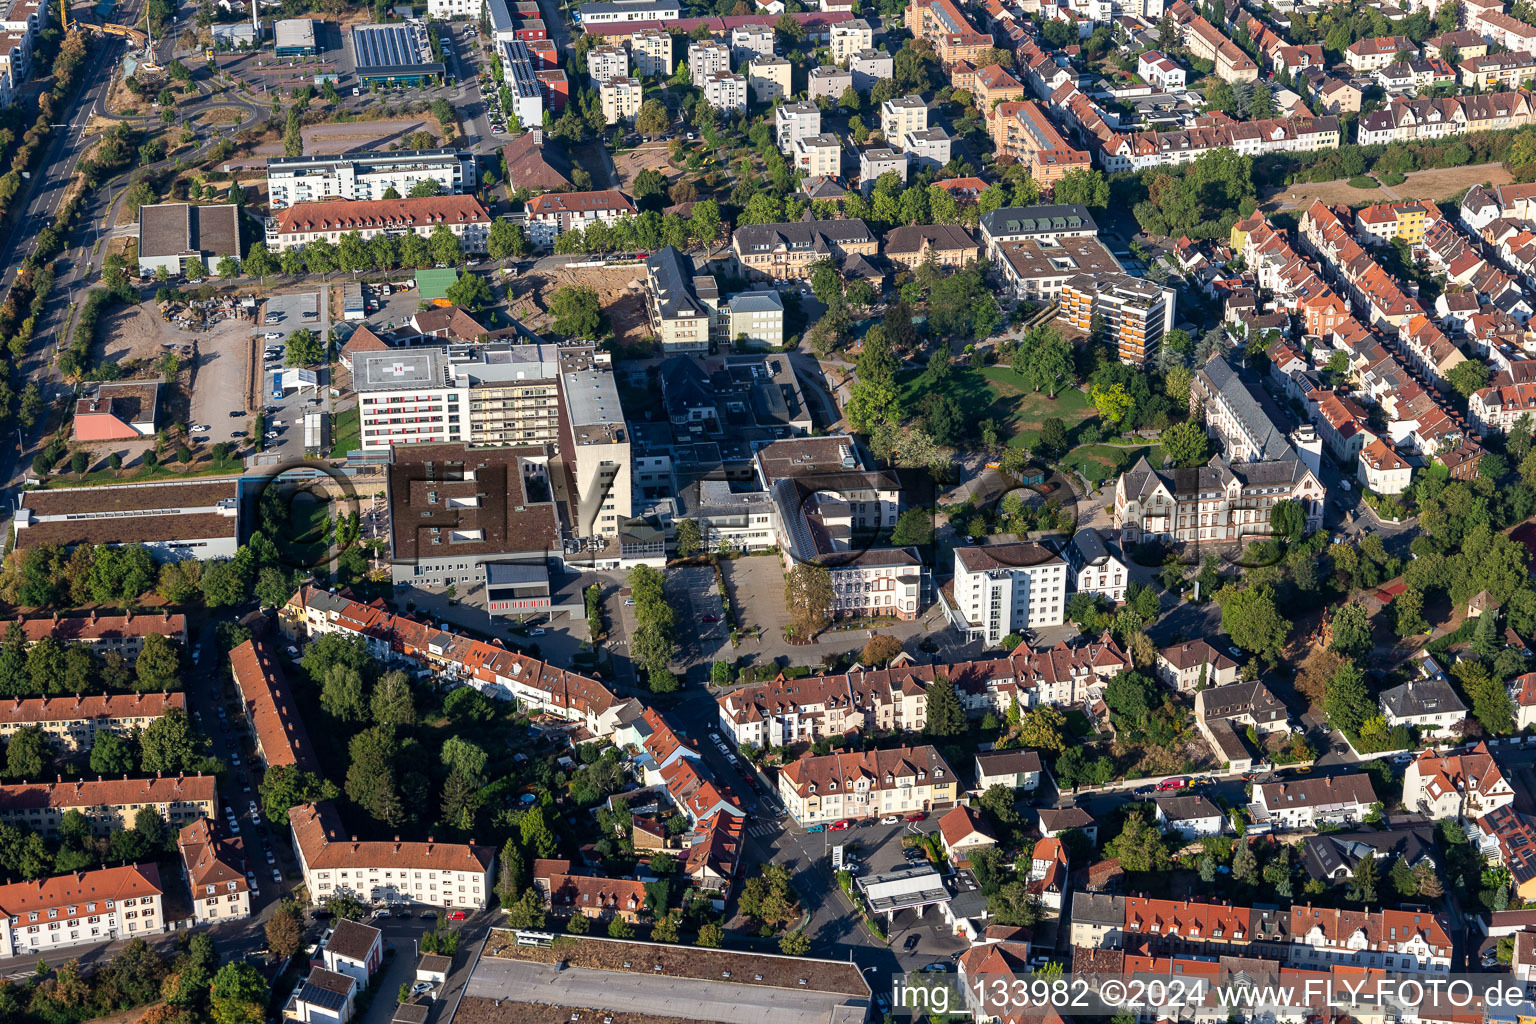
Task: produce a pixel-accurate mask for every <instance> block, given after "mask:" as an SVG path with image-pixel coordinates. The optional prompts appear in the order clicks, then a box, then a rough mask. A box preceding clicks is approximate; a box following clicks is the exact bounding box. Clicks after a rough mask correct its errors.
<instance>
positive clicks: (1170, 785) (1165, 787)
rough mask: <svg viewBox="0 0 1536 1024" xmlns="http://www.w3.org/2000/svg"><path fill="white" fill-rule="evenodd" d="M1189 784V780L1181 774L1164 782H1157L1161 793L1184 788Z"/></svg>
mask: <svg viewBox="0 0 1536 1024" xmlns="http://www.w3.org/2000/svg"><path fill="white" fill-rule="evenodd" d="M1187 785H1189V780H1188V779H1186V778H1183V777H1182V776H1181V777H1177V778H1172V779H1164V780H1163V781H1162V782H1159V783H1158V784H1157V789H1158V792H1160V793H1166V792H1168V791H1169V790H1170V789H1183V788H1184V787H1185V786H1187Z"/></svg>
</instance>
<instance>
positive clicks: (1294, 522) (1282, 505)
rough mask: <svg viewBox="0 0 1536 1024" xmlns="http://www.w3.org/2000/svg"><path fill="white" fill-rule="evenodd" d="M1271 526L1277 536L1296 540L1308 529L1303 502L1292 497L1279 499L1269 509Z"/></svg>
mask: <svg viewBox="0 0 1536 1024" xmlns="http://www.w3.org/2000/svg"><path fill="white" fill-rule="evenodd" d="M1269 526H1270V529H1271V530H1273V531H1274V533H1275V536H1277V537H1284V538H1285V539H1287V540H1289V541H1292V542H1295V541H1298V540H1300V539H1301V535H1302V534H1303V533H1304V532H1306V529H1307V514H1306V511H1305V510H1303V509H1302V507H1301V502H1299V501H1294V500H1292V499H1290V498H1287V499H1285V500H1284V501H1277V502H1275V504H1274V505H1273V506H1271V508H1270V510H1269Z"/></svg>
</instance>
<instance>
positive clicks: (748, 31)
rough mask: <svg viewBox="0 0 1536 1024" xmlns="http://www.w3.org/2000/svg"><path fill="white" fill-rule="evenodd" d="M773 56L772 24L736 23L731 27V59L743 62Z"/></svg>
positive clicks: (738, 62) (739, 62) (739, 63)
mask: <svg viewBox="0 0 1536 1024" xmlns="http://www.w3.org/2000/svg"><path fill="white" fill-rule="evenodd" d="M771 56H773V26H772V25H737V26H736V27H735V28H733V29H731V59H732V60H733V61H735V62H736V64H738V65H741V64H745V63H746V62H747V61H750V60H756V59H757V58H758V57H771Z"/></svg>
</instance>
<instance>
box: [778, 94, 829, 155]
mask: <svg viewBox="0 0 1536 1024" xmlns="http://www.w3.org/2000/svg"><path fill="white" fill-rule="evenodd" d="M820 134H821V109H820V108H819V107H817V106H816V104H814V103H784V104H780V105H779V106H777V107H774V108H773V137H774V139H775V140H776V141H777V142H778V145H779V152H781V153H783V154H784V155H785V156H790V155H791V154H793V153H794V151H795V143H796V142H797V141H799V140H800V139H804V138H809V137H810V136H812V135H820Z"/></svg>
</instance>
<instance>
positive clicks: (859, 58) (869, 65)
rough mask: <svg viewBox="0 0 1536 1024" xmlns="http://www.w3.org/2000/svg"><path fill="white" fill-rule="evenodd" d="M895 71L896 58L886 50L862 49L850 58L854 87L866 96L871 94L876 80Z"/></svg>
mask: <svg viewBox="0 0 1536 1024" xmlns="http://www.w3.org/2000/svg"><path fill="white" fill-rule="evenodd" d="M895 73H896V58H894V57H892V56H891V55H890V54H889V53H886V52H885V51H884V50H873V49H871V50H860V51H859V52H858V53H856V54H854V55H853V56H852V57H850V58H848V74H849V75H850V76H851V77H852V78H853V87H854V89H856V90H857V91H858V92H859V93H860V94H861V95H864V96H868V95H869V92H870V90H871V89H873V88H874V87H875V83H876V82H880V81H884V80H885V79H887V78H890V77H891V76H892V75H894V74H895ZM839 95H841V94H839Z"/></svg>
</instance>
